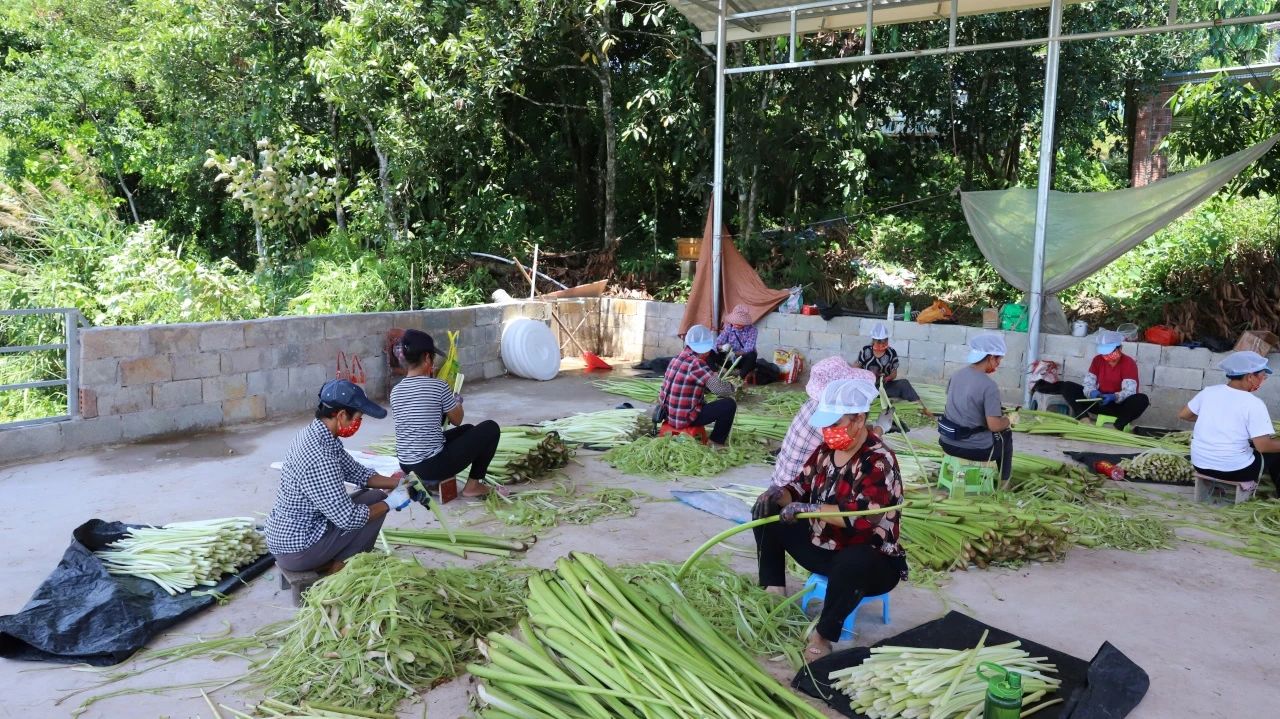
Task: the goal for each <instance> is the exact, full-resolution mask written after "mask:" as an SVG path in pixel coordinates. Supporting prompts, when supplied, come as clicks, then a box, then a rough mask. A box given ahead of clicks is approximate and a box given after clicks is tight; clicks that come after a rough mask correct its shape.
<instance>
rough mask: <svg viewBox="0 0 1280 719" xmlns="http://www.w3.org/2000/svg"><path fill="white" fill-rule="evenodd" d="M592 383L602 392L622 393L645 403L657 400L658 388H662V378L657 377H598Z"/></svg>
mask: <svg viewBox="0 0 1280 719" xmlns="http://www.w3.org/2000/svg"><path fill="white" fill-rule="evenodd" d="M591 384H592V386H594V387H595V388H596V389H598V390H600V391H601V392H608V393H609V394H616V395H621V396H623V397H627V398H629V399H633V400H636V401H637V402H644V403H645V404H653V403H655V402H657V401H658V390H660V389H662V379H661V378H657V377H655V378H651V379H646V378H642V377H613V378H610V379H598V380H596V381H594V382H592V383H591Z"/></svg>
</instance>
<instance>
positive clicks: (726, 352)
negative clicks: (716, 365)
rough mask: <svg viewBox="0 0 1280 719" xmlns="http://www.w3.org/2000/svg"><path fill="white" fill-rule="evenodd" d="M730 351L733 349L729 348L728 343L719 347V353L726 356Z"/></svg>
mask: <svg viewBox="0 0 1280 719" xmlns="http://www.w3.org/2000/svg"><path fill="white" fill-rule="evenodd" d="M731 349H733V348H732V347H730V346H729V343H728V342H725V343H724V344H722V345H720V351H721V352H724V353H725V354H728V353H729V350H731Z"/></svg>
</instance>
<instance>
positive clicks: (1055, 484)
mask: <svg viewBox="0 0 1280 719" xmlns="http://www.w3.org/2000/svg"><path fill="white" fill-rule="evenodd" d="M885 441H886V442H887V443H888V445H889V447H890V448H891V449H893V451H894V453H895V454H897V456H898V460H899V466H901V464H902V462H903V457H905V456H908V455H910V456H911V457H912V461H913V462H915V463H920V464H924V463H933V462H936V463H938V464H939V465H941V463H942V458H943V456H944V454H943V452H942V448H941V447H940V446H938V444H937V443H936V442H925V441H923V440H918V439H911V438H909V437H905V436H903V435H900V434H891V435H888V436H886V437H885ZM936 479H937V473H936V472H934V474H933V476H932V477H931V480H936ZM1105 483H1106V480H1104V479H1103V478H1102V477H1100V476H1098V475H1097V474H1094V473H1092V472H1089V471H1088V470H1086V469H1085V468H1083V467H1081V466H1079V465H1077V464H1074V463H1067V462H1060V461H1058V460H1056V459H1049V458H1048V457H1042V456H1040V455H1037V454H1028V453H1026V452H1014V453H1013V467H1012V469H1011V471H1010V476H1009V485H1010V489H1011V490H1012V491H1013V492H1014V493H1016V494H1020V495H1025V496H1029V497H1037V498H1041V499H1057V500H1060V501H1075V502H1081V503H1087V502H1092V501H1096V500H1099V499H1102V497H1103V491H1102V488H1103V485H1104V484H1105Z"/></svg>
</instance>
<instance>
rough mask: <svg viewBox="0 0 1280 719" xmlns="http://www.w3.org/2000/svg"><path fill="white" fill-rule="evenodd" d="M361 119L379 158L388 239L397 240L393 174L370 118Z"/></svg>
mask: <svg viewBox="0 0 1280 719" xmlns="http://www.w3.org/2000/svg"><path fill="white" fill-rule="evenodd" d="M360 119H362V120H364V126H365V129H367V130H368V131H369V142H370V143H372V144H373V154H375V155H377V156H378V187H379V188H380V189H381V190H382V211H383V213H385V215H386V224H387V234H388V239H390V240H396V239H397V238H398V236H399V231H398V230H397V229H396V207H395V202H394V201H393V200H392V198H391V176H390V175H391V173H390V170H389V169H388V168H387V154H386V153H385V152H383V151H382V145H381V144H380V143H379V142H378V133H377V132H376V131H375V130H374V129H373V123H372V122H371V121H370V120H369V116H368V115H361V116H360Z"/></svg>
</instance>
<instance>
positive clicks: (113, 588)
mask: <svg viewBox="0 0 1280 719" xmlns="http://www.w3.org/2000/svg"><path fill="white" fill-rule="evenodd" d="M131 526H138V525H127V524H124V523H122V522H104V521H103V520H101V519H91V520H89V521H88V522H85V523H84V524H82V525H80V526H79V527H77V528H76V530H75V531H74V532H72V533H71V535H72V539H71V546H69V547H67V551H66V552H65V553H64V554H63V555H62V561H60V562H58V566H57V567H56V568H55V569H54V570H53V573H52V574H50V575H49V576H48V577H46V578H45V580H44V583H42V584H41V585H40V588H39V589H37V590H36V592H35V594H33V595H32V596H31V599H30V600H29V601H28V602H27V605H26V606H25V607H23V608H22V611H20V612H18V613H17V614H11V615H7V616H2V617H0V657H4V658H6V659H22V660H26V661H45V662H68V663H71V662H84V663H86V664H92V665H94V666H109V665H112V664H119V663H120V662H123V661H124V660H126V659H128V658H129V657H130V656H132V655H133V653H134V652H136V651H138V650H139V649H141V648H142V647H144V646H145V645H146V643H147V641H148V640H150V639H151V637H153V636H155V635H157V634H159V633H160V632H163V631H164V630H165V629H168V628H169V627H171V626H173V625H174V624H177V623H178V622H180V621H182V620H183V619H186V618H187V617H190V616H192V615H194V614H196V613H197V612H199V611H201V610H203V609H205V608H206V607H209V606H210V605H212V604H213V603H214V601H216V600H215V599H214V598H213V597H212V596H210V595H207V594H206V595H202V596H198V597H197V596H192V594H191V592H183V593H182V594H179V595H177V596H169V593H168V592H166V591H165V590H163V589H161V588H160V585H158V584H156V583H155V582H152V581H150V580H146V579H139V578H138V577H131V576H116V575H112V574H108V573H107V570H106V568H105V567H104V566H103V565H102V562H100V561H99V560H98V558H97V557H96V556H95V555H94V554H93V552H94V551H95V550H98V549H102V548H103V547H105V546H106V545H108V544H110V543H112V542H114V541H116V540H118V539H121V538H122V537H124V533H125V530H127V529H128V528H129V527H131ZM274 563H275V558H274V557H272V556H271V555H270V554H266V555H263V556H262V557H260V558H259V559H258V561H256V562H254V563H253V564H250V565H249V566H247V567H245V568H244V569H242V570H241V571H240V572H239V573H237V574H231V575H227V576H226V577H225V578H224V579H223V580H222V582H220V583H219V584H218V586H216V587H201V589H212V590H215V591H218V592H221V593H223V594H228V593H230V592H232V591H234V590H235V589H236V588H237V587H239V586H241V585H243V584H244V583H245V582H247V581H249V580H251V579H253V578H254V577H256V576H258V575H259V574H262V572H264V571H266V569H267V568H268V567H270V566H271V565H272V564H274ZM197 591H198V590H197Z"/></svg>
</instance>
